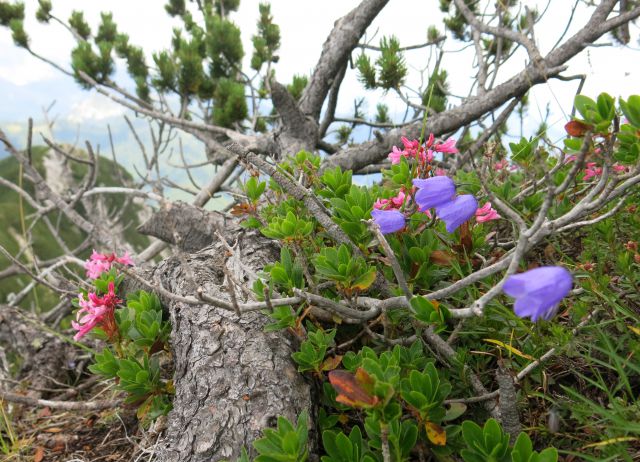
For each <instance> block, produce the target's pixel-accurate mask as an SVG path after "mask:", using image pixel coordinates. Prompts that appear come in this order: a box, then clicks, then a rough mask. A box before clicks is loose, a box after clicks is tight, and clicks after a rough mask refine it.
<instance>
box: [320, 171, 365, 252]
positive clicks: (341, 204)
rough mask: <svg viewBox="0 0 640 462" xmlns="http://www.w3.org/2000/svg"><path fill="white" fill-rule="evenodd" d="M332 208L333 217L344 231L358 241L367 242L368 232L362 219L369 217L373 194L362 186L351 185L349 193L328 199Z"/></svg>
mask: <svg viewBox="0 0 640 462" xmlns="http://www.w3.org/2000/svg"><path fill="white" fill-rule="evenodd" d="M345 184H346V183H345ZM330 203H331V207H332V209H333V213H334V216H333V219H334V221H335V222H336V223H338V224H339V225H340V227H341V228H342V229H343V230H344V232H345V233H347V235H348V236H349V237H350V238H351V239H352V240H353V241H354V242H358V243H367V242H368V241H369V239H370V232H369V230H368V229H367V226H366V224H364V223H363V222H362V220H368V219H370V218H371V210H372V209H373V203H374V199H373V195H372V194H371V192H370V191H369V190H368V189H367V188H364V187H361V186H356V185H351V188H350V189H349V193H348V194H346V195H344V196H343V197H342V198H341V197H334V198H332V199H330Z"/></svg>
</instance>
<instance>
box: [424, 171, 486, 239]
mask: <svg viewBox="0 0 640 462" xmlns="http://www.w3.org/2000/svg"><path fill="white" fill-rule="evenodd" d="M436 178H446V177H436ZM416 199H417V195H416ZM477 209H478V201H477V200H476V198H475V197H473V195H472V194H463V195H462V196H458V197H456V198H455V199H453V200H451V199H449V201H448V202H445V203H444V204H442V205H439V206H436V215H437V217H438V218H440V219H441V220H442V221H444V222H445V224H446V225H447V226H446V228H447V232H448V233H452V232H454V231H455V230H456V229H458V226H460V225H461V224H462V223H464V222H465V221H467V220H469V219H470V218H471V217H472V216H474V215H475V213H476V210H477Z"/></svg>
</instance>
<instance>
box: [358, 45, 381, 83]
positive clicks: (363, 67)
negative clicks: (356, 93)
mask: <svg viewBox="0 0 640 462" xmlns="http://www.w3.org/2000/svg"><path fill="white" fill-rule="evenodd" d="M356 68H357V69H358V80H359V81H360V82H361V83H362V84H363V85H364V87H365V88H366V89H368V90H373V89H375V88H376V87H377V83H376V69H375V67H374V66H373V64H371V60H370V59H369V56H367V55H366V54H364V53H362V54H360V56H358V59H357V60H356Z"/></svg>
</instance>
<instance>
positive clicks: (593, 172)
mask: <svg viewBox="0 0 640 462" xmlns="http://www.w3.org/2000/svg"><path fill="white" fill-rule="evenodd" d="M596 165H597V164H596V163H595V162H588V163H587V168H585V169H584V176H583V177H582V179H583V180H584V181H587V180H588V179H590V178H593V177H594V176H600V175H602V167H596Z"/></svg>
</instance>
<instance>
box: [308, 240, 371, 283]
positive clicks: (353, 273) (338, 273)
mask: <svg viewBox="0 0 640 462" xmlns="http://www.w3.org/2000/svg"><path fill="white" fill-rule="evenodd" d="M313 262H314V265H315V268H316V271H317V274H318V276H320V277H321V278H323V279H328V280H330V281H334V282H335V284H336V287H337V288H338V290H341V291H344V292H345V293H347V294H349V295H350V294H351V293H353V292H362V291H365V290H367V289H368V288H369V287H370V286H371V284H373V282H374V281H375V279H376V269H375V268H374V267H372V266H369V265H367V263H366V262H365V260H364V258H362V257H354V256H353V255H352V254H351V249H349V247H347V246H346V245H345V244H341V245H340V247H324V248H322V249H321V250H320V253H319V254H318V255H317V256H316V257H315V258H314V260H313Z"/></svg>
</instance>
